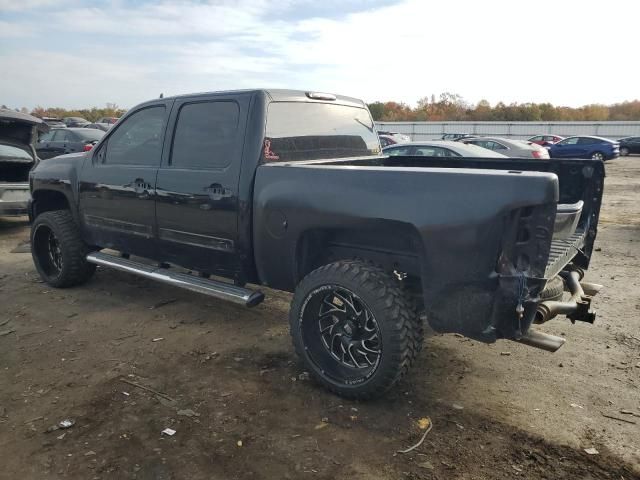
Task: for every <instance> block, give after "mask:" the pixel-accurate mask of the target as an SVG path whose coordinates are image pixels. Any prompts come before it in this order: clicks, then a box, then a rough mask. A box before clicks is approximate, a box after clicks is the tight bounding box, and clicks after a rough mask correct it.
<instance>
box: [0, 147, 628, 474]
mask: <svg viewBox="0 0 640 480" xmlns="http://www.w3.org/2000/svg"><path fill="white" fill-rule="evenodd" d="M607 175H608V177H607V180H606V189H605V200H604V203H605V204H604V207H603V211H602V216H601V223H600V230H599V235H598V240H597V244H596V247H597V252H596V253H595V256H594V259H593V262H592V265H591V269H590V270H589V272H588V275H587V279H588V280H589V281H592V282H597V283H602V284H604V285H605V286H606V288H605V289H604V290H603V291H602V292H601V293H600V294H599V296H598V297H596V300H595V306H596V308H597V309H598V313H599V317H598V320H597V322H596V324H595V325H593V326H591V325H587V324H576V325H571V323H570V322H568V321H566V320H564V319H556V320H554V321H552V322H550V323H549V324H547V325H545V326H544V328H543V329H544V330H545V331H548V332H550V333H554V334H557V335H566V337H567V343H566V345H565V346H564V347H563V348H562V349H561V350H560V351H558V352H557V353H555V354H550V353H546V352H543V351H540V350H536V349H533V348H531V347H526V346H523V345H519V344H515V343H513V342H507V341H502V342H499V343H497V344H494V345H484V344H479V343H477V342H475V341H469V340H467V339H464V338H460V337H457V336H454V335H442V336H440V335H431V336H430V338H428V340H427V342H426V344H425V348H424V350H423V352H422V354H421V356H420V358H419V360H418V361H417V364H416V365H415V366H414V368H413V370H412V372H411V374H410V375H409V376H408V378H407V379H406V380H405V381H403V383H402V384H401V385H400V386H399V388H398V389H397V390H396V391H394V392H393V393H391V394H390V395H389V396H387V397H386V398H384V399H381V400H377V401H374V402H368V403H356V402H349V401H345V400H342V399H340V398H338V397H336V396H334V395H332V394H329V393H327V392H325V391H324V390H322V389H321V388H320V387H318V386H317V385H315V384H314V382H313V381H311V380H309V379H308V378H307V376H306V375H305V373H304V372H303V370H302V368H301V367H300V365H299V364H298V362H297V360H296V358H295V356H294V353H293V349H292V347H291V344H290V341H289V335H288V330H287V321H286V318H287V312H288V302H289V301H290V296H289V295H287V294H283V293H279V292H272V291H266V293H267V300H266V301H265V302H264V303H263V304H262V305H260V306H258V307H256V308H254V309H251V310H246V309H243V308H241V307H236V306H234V305H231V304H227V303H223V302H219V301H215V300H212V299H210V298H207V297H204V296H200V295H198V294H195V293H191V292H186V291H176V290H174V289H171V288H169V287H167V286H163V285H159V284H156V283H153V282H151V281H146V280H143V279H140V278H137V277H134V276H131V275H127V274H124V273H118V272H114V271H109V270H104V269H100V270H99V271H98V273H97V274H96V275H95V277H94V278H93V279H92V280H91V281H90V282H89V283H88V284H86V285H84V286H82V287H79V288H74V289H69V290H54V289H51V288H49V287H47V286H46V285H44V284H43V283H41V282H40V280H39V278H38V277H37V275H36V273H35V271H34V268H33V266H32V263H31V257H30V255H29V253H12V251H13V250H14V249H15V248H16V247H17V246H18V245H20V244H23V243H24V242H25V240H26V239H27V238H28V226H27V224H26V221H25V220H23V219H17V220H15V219H14V220H0V265H1V266H2V269H1V271H0V324H1V325H0V458H1V460H2V461H1V462H0V464H1V467H0V478H7V479H56V478H74V479H112V478H131V479H134V478H135V479H158V480H160V479H162V480H165V479H232V478H240V479H298V478H309V479H315V478H317V479H346V478H350V479H512V478H526V479H605V478H606V479H617V480H619V479H631V478H640V280H639V273H640V268H639V267H640V201H639V200H640V157H628V158H624V159H618V160H614V161H611V162H608V163H607ZM25 250H27V249H25V248H18V250H17V251H18V252H24V251H25ZM129 382H130V383H129ZM134 384H135V385H134ZM140 386H143V387H147V388H149V389H152V390H155V391H156V392H157V393H154V392H153V391H151V390H147V389H143V388H141V387H140ZM625 412H626V413H625ZM604 415H610V416H613V417H617V418H619V419H620V420H616V419H612V418H608V417H605V416H604ZM423 417H430V418H431V420H432V422H433V429H432V430H431V431H430V432H429V433H428V435H427V436H426V439H425V441H424V443H423V444H422V446H420V447H419V448H417V449H415V450H414V451H412V452H410V453H407V454H397V453H396V451H397V450H399V449H403V448H407V447H408V446H411V445H413V444H415V443H416V442H417V441H418V440H419V439H420V437H421V436H422V431H421V430H420V429H419V428H418V426H417V421H418V420H419V419H420V418H423ZM67 418H70V419H73V420H74V421H75V424H74V425H73V426H72V427H71V428H68V429H63V430H62V429H61V430H56V431H52V432H47V429H48V428H49V427H51V426H52V425H54V424H56V423H58V422H59V421H61V420H63V419H67ZM167 427H169V428H171V429H174V430H175V431H176V433H175V435H173V436H167V435H163V434H161V432H162V430H163V429H165V428H167ZM587 448H595V449H597V451H598V452H599V453H598V454H597V455H588V454H587V453H586V452H585V451H584V449H587Z"/></svg>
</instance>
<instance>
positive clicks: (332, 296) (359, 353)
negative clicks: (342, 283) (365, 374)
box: [317, 288, 381, 370]
mask: <svg viewBox="0 0 640 480" xmlns="http://www.w3.org/2000/svg"><path fill="white" fill-rule="evenodd" d="M323 295H324V297H323V298H322V301H321V302H320V307H319V309H318V320H317V321H318V332H319V334H320V339H321V343H322V344H323V345H324V348H325V349H326V351H327V352H328V353H329V354H330V356H331V358H333V359H334V360H335V361H336V362H338V363H339V364H340V365H342V366H344V367H348V368H351V369H357V370H365V369H370V368H372V367H374V366H375V365H376V364H377V363H378V360H379V358H380V355H381V348H380V339H379V329H378V323H377V321H376V319H375V317H374V316H373V314H372V313H371V312H370V311H369V310H368V309H367V307H366V305H365V304H364V303H363V302H362V300H361V299H360V298H358V296H357V295H355V294H354V293H352V292H350V291H348V290H346V289H343V288H334V289H333V290H331V291H330V292H328V293H325V294H323Z"/></svg>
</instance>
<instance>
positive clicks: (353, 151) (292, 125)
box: [263, 102, 380, 162]
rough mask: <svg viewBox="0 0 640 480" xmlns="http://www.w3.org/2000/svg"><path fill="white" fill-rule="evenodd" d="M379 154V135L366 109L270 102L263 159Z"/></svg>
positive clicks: (281, 159)
mask: <svg viewBox="0 0 640 480" xmlns="http://www.w3.org/2000/svg"><path fill="white" fill-rule="evenodd" d="M379 154H380V142H379V140H378V134H377V133H376V130H375V125H374V123H373V120H372V118H371V115H370V114H369V111H368V110H367V109H366V108H360V107H355V106H349V105H341V104H333V103H331V104H330V103H319V102H313V103H312V102H272V103H270V104H269V109H268V113H267V125H266V135H265V141H264V150H263V160H264V161H265V162H278V161H279V162H287V161H297V160H321V159H329V158H348V157H360V156H377V155H379Z"/></svg>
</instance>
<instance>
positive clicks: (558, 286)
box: [540, 276, 564, 302]
mask: <svg viewBox="0 0 640 480" xmlns="http://www.w3.org/2000/svg"><path fill="white" fill-rule="evenodd" d="M563 293H564V280H563V279H562V277H560V276H556V277H553V278H552V279H551V280H549V281H548V282H547V285H546V286H545V288H544V290H543V291H542V292H540V300H541V301H543V302H544V301H547V300H561V299H562V294H563Z"/></svg>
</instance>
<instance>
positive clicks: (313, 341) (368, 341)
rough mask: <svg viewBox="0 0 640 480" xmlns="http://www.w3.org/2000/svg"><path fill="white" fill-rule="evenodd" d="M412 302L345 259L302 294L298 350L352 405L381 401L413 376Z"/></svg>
mask: <svg viewBox="0 0 640 480" xmlns="http://www.w3.org/2000/svg"><path fill="white" fill-rule="evenodd" d="M411 305H412V302H411V301H410V299H409V298H408V297H407V295H406V294H405V293H404V292H403V290H402V288H401V285H400V284H399V282H398V281H397V280H395V279H394V278H393V277H392V276H391V275H390V274H388V273H387V272H385V271H384V270H382V269H381V268H378V267H376V266H374V265H371V264H368V263H365V262H361V261H355V260H354V261H350V260H343V261H338V262H334V263H331V264H328V265H325V266H323V267H320V268H318V269H316V270H314V271H313V272H311V273H310V274H309V275H307V276H306V277H305V278H304V279H303V280H302V282H300V284H299V285H298V287H297V288H296V292H295V295H294V298H293V301H292V304H291V312H290V317H289V321H290V328H291V336H292V339H293V344H294V347H295V349H296V352H297V353H298V355H299V356H300V357H301V358H302V360H303V362H304V363H305V366H306V367H307V368H308V369H309V371H310V372H311V374H312V375H313V376H314V378H316V380H318V381H319V382H320V383H321V384H322V385H324V386H325V387H326V388H328V389H329V390H331V391H332V392H334V393H337V394H338V395H341V396H343V397H347V398H351V399H360V400H364V399H369V398H373V397H376V396H380V395H382V394H384V393H385V392H387V391H388V390H389V389H390V388H391V387H393V386H394V385H395V384H396V383H397V382H398V381H399V380H400V378H401V377H402V376H403V375H404V374H405V373H406V372H407V371H408V369H409V367H410V366H411V364H412V363H413V360H414V359H415V357H416V354H417V352H418V351H419V349H420V345H421V342H422V328H421V326H420V323H419V322H420V321H419V319H418V316H417V315H416V312H415V310H414V309H413V308H412V306H411Z"/></svg>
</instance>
